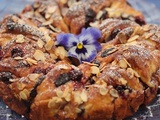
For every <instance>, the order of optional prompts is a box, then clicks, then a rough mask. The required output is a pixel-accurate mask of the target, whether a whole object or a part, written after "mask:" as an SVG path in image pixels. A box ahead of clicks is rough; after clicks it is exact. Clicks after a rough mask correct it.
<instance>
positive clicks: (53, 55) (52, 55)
mask: <svg viewBox="0 0 160 120" xmlns="http://www.w3.org/2000/svg"><path fill="white" fill-rule="evenodd" d="M50 56H51V58H52V59H54V60H55V59H57V58H58V57H57V56H56V55H55V54H53V53H50Z"/></svg>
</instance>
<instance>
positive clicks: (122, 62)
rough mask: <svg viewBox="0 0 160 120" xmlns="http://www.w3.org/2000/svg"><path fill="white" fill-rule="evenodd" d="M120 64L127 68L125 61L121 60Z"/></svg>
mask: <svg viewBox="0 0 160 120" xmlns="http://www.w3.org/2000/svg"><path fill="white" fill-rule="evenodd" d="M118 63H119V66H120V67H121V68H124V69H125V68H127V63H126V62H125V61H124V60H123V59H121V60H120V61H119V62H118Z"/></svg>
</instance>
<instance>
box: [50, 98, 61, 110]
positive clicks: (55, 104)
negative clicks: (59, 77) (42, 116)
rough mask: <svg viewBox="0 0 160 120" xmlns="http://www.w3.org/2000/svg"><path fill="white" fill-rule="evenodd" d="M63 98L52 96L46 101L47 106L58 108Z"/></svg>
mask: <svg viewBox="0 0 160 120" xmlns="http://www.w3.org/2000/svg"><path fill="white" fill-rule="evenodd" d="M62 102H63V100H62V99H61V98H59V97H53V98H52V99H51V100H49V102H48V108H58V107H59V106H60V105H61V103H62Z"/></svg>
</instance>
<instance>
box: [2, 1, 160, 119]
mask: <svg viewBox="0 0 160 120" xmlns="http://www.w3.org/2000/svg"><path fill="white" fill-rule="evenodd" d="M83 2H84V1H83V0H82V1H79V2H75V3H74V4H71V5H67V4H66V3H68V1H63V0H62V1H58V0H53V1H52V2H51V1H50V0H49V1H42V2H36V3H35V4H34V5H33V7H32V6H28V7H26V8H25V9H24V10H23V11H22V13H21V14H19V15H10V16H7V17H6V18H4V19H3V21H2V22H1V24H0V46H1V47H0V48H1V49H0V59H1V60H0V97H1V98H2V99H3V101H4V102H5V103H6V104H7V105H8V106H9V107H10V108H11V109H12V110H14V111H16V112H17V113H19V114H21V115H24V116H25V117H26V118H27V119H31V120H97V119H100V120H110V119H115V120H120V119H124V118H126V117H128V116H131V115H133V114H134V113H135V112H136V111H137V110H138V108H139V107H140V105H142V104H145V105H147V104H149V103H150V102H151V101H152V100H153V99H154V97H155V96H156V93H157V90H158V85H159V83H160V77H159V76H160V70H159V67H160V50H159V48H160V47H159V43H160V41H159V40H160V27H159V26H157V25H144V26H140V25H139V24H137V23H136V22H135V21H132V20H122V19H118V18H119V16H118V18H107V17H106V18H103V17H102V19H101V17H97V16H98V15H97V14H101V13H99V11H100V10H102V9H103V8H104V7H110V8H111V9H112V7H113V8H115V7H118V8H119V7H120V8H119V9H123V8H121V4H120V2H119V1H111V0H108V1H103V0H102V1H96V0H90V1H87V2H86V5H84V4H82V3H83ZM102 2H105V4H102ZM121 2H122V3H125V4H124V5H127V3H126V1H124V0H122V1H121ZM115 4H118V5H115ZM41 5H42V6H45V7H44V8H43V7H42V6H41ZM47 5H51V6H52V7H53V6H55V8H54V10H55V11H53V10H51V11H52V12H51V13H50V14H51V15H52V16H49V19H51V18H52V19H53V21H52V22H50V20H49V19H48V17H46V16H47V14H46V11H47V10H48V9H49V8H47V9H46V7H48V6H47ZM92 5H93V6H92ZM39 6H41V7H42V8H43V9H42V8H41V9H42V11H40V13H41V14H39V13H37V12H36V11H37V10H38V11H39ZM122 6H123V5H122ZM67 7H68V12H66V13H65V14H64V15H63V14H62V13H61V12H62V9H64V8H67ZM81 7H82V8H84V9H82V8H81ZM88 7H89V11H90V10H91V9H92V10H91V11H92V12H94V14H95V16H96V17H97V18H100V19H97V18H96V19H93V18H91V19H93V20H91V21H90V20H89V21H88V20H87V22H88V23H87V25H86V23H85V22H86V21H84V20H85V18H84V16H88V14H87V12H86V11H85V10H88ZM127 7H128V8H129V9H130V10H131V11H132V12H130V13H132V15H133V16H136V17H137V16H139V17H137V18H139V19H141V20H142V21H143V15H142V14H141V13H140V12H137V11H136V10H134V9H133V8H131V7H130V6H127ZM74 8H76V9H74ZM81 10H82V11H83V12H81ZM33 11H34V12H33ZM49 11H50V10H49ZM74 11H79V13H82V14H78V15H80V16H78V18H79V17H80V19H81V20H82V21H81V22H82V23H79V21H76V20H74V19H78V18H77V17H76V15H75V16H74V14H71V13H72V12H73V13H74ZM84 11H85V12H84ZM133 11H135V12H133ZM43 12H45V13H43ZM123 12H124V11H123ZM127 12H129V11H127ZM75 14H76V13H75ZM86 14H87V15H86ZM128 14H129V13H128ZM54 15H55V16H56V17H54ZM109 15H111V14H109ZM116 15H117V14H116ZM119 15H120V14H119ZM44 16H45V17H46V18H45V17H44ZM57 16H59V17H58V18H60V19H58V20H56V19H55V18H57ZM100 16H101V15H100ZM89 17H91V16H89ZM92 17H94V16H92ZM112 17H117V16H112ZM136 17H134V18H136ZM63 18H64V19H63ZM41 20H42V21H41ZM48 20H49V23H48V24H47V23H45V22H47V21H48ZM74 25H76V26H74ZM53 26H54V27H53ZM83 27H86V29H85V28H84V29H82V28H83ZM81 30H82V31H81ZM64 32H66V33H64ZM67 32H71V33H74V34H77V35H74V34H70V33H67ZM80 32H81V33H80ZM88 36H89V37H88ZM70 38H72V39H70ZM90 38H92V39H90ZM77 41H78V42H77ZM71 47H72V48H71ZM95 48H96V49H95ZM85 60H86V61H85Z"/></svg>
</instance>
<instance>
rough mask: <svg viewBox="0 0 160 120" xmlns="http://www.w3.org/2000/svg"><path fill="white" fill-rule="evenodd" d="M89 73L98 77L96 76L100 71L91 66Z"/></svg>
mask: <svg viewBox="0 0 160 120" xmlns="http://www.w3.org/2000/svg"><path fill="white" fill-rule="evenodd" d="M91 73H92V74H96V75H98V74H99V73H100V70H99V68H98V67H96V66H92V67H91Z"/></svg>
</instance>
